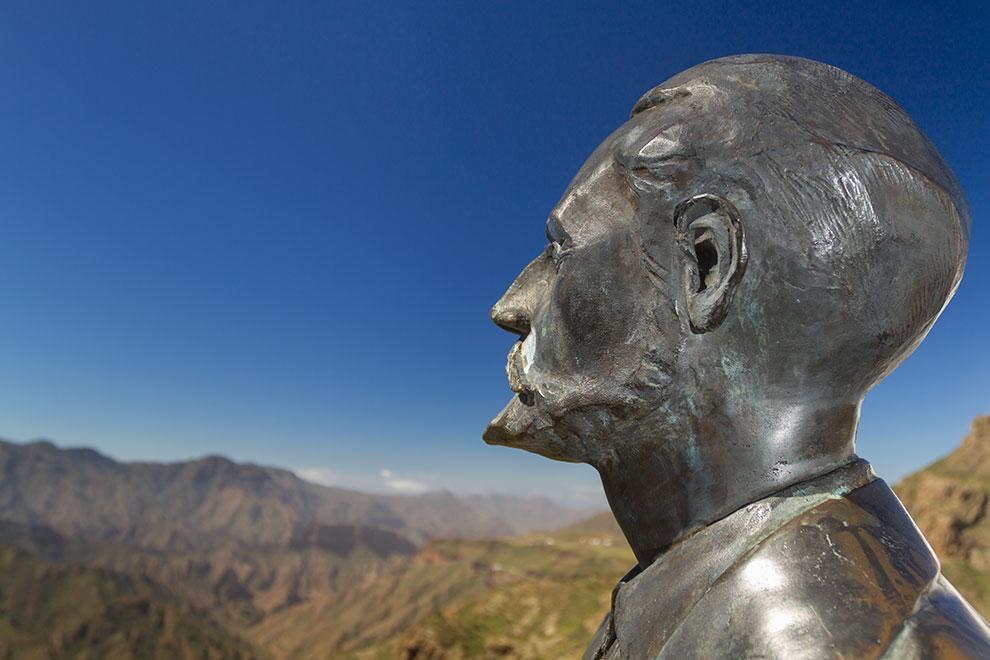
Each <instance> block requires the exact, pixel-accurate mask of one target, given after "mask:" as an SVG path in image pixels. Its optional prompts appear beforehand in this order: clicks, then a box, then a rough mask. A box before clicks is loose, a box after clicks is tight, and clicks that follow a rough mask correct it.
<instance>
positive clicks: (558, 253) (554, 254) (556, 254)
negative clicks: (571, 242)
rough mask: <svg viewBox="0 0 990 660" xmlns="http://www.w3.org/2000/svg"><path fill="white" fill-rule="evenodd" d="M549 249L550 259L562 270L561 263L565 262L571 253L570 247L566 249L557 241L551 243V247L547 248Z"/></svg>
mask: <svg viewBox="0 0 990 660" xmlns="http://www.w3.org/2000/svg"><path fill="white" fill-rule="evenodd" d="M547 249H548V250H549V252H550V258H551V259H552V260H553V262H554V264H555V265H556V266H557V267H558V268H560V263H561V262H562V261H563V260H564V258H565V257H567V255H569V254H570V253H571V249H570V248H569V247H567V248H565V247H563V246H561V244H560V243H558V242H557V241H551V242H550V245H548V246H547Z"/></svg>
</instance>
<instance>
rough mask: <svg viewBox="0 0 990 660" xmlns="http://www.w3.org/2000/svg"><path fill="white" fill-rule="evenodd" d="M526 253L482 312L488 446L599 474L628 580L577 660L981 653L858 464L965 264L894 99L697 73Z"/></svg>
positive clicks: (905, 524) (637, 122)
mask: <svg viewBox="0 0 990 660" xmlns="http://www.w3.org/2000/svg"><path fill="white" fill-rule="evenodd" d="M546 230H547V237H548V239H549V244H548V245H547V247H546V248H545V249H544V250H543V252H542V253H541V254H540V255H539V256H538V257H537V258H536V259H534V260H533V262H532V263H531V264H530V265H529V266H527V267H526V268H525V269H524V270H523V272H522V273H521V274H520V275H519V277H518V278H517V279H516V281H515V282H513V283H512V285H511V286H510V287H509V289H508V291H506V293H505V295H504V296H503V297H502V298H501V299H500V300H499V301H498V303H496V305H495V307H494V308H493V309H492V319H493V320H494V321H495V323H497V324H498V325H499V326H501V327H503V328H505V329H507V330H509V331H511V332H514V333H516V334H518V335H519V341H518V342H517V343H516V344H515V345H514V346H513V348H512V350H511V351H510V354H509V362H508V365H507V371H508V375H509V383H510V387H511V389H512V390H513V391H515V392H517V396H516V397H514V398H513V399H512V400H511V401H510V403H509V404H508V405H507V406H506V407H505V409H504V410H503V411H502V412H501V413H500V414H499V415H498V417H496V419H495V420H494V421H492V423H491V424H490V425H489V427H488V429H487V430H486V431H485V440H486V441H487V442H489V443H492V444H503V445H509V446H514V447H521V448H524V449H528V450H530V451H534V452H537V453H540V454H542V455H544V456H548V457H550V458H555V459H559V460H566V461H580V462H587V463H590V464H591V465H593V466H594V467H595V468H596V469H597V470H598V472H599V473H600V474H601V477H602V483H603V485H604V487H605V492H606V495H607V496H608V499H609V503H610V505H611V507H612V510H613V512H614V513H615V515H616V518H617V520H618V521H619V524H620V526H621V527H622V529H623V532H624V533H625V535H626V537H627V538H628V540H629V542H630V544H631V546H632V548H633V550H634V552H635V553H636V557H637V559H638V560H639V566H640V568H641V569H642V571H641V572H640V573H639V574H635V575H634V574H631V575H630V576H628V579H627V581H625V582H624V583H622V584H621V585H620V586H619V587H618V588H617V591H616V594H615V608H614V612H613V616H614V619H611V618H610V621H609V622H607V624H606V625H605V626H604V627H603V629H602V630H601V631H599V634H598V635H597V636H596V638H595V640H594V641H593V642H592V644H591V646H590V647H589V654H590V656H589V657H609V658H612V657H622V658H640V657H671V658H673V657H685V656H686V655H687V656H696V657H712V656H713V655H731V656H743V657H745V656H754V655H761V656H763V657H804V656H808V657H822V656H823V655H826V656H827V655H844V656H846V657H860V656H864V657H868V656H877V657H879V656H882V655H883V654H884V653H888V652H889V653H893V654H896V655H898V656H901V655H906V656H910V655H912V654H914V655H917V656H919V657H921V656H924V657H930V656H931V655H932V654H935V655H938V654H940V653H941V654H951V653H961V654H963V655H966V654H973V653H975V654H977V655H980V654H982V655H987V656H990V631H988V629H987V627H986V624H985V623H984V622H983V621H982V619H980V617H979V616H978V615H976V614H974V613H973V612H972V610H971V609H970V608H969V607H968V605H966V604H965V601H963V600H962V598H961V597H960V596H959V595H958V594H957V593H956V592H955V591H954V590H953V589H952V588H951V586H949V585H948V583H946V582H945V580H944V578H943V577H941V575H940V574H939V572H938V564H937V560H936V559H935V558H934V555H932V553H931V550H930V548H929V547H928V545H927V543H926V542H925V541H924V539H923V538H922V537H921V535H920V533H918V531H917V529H916V528H915V527H914V525H913V523H912V522H911V520H910V518H909V517H908V516H907V514H906V513H905V512H904V511H903V508H901V507H900V505H899V503H898V502H897V501H896V498H895V497H894V496H893V494H892V493H891V492H890V490H889V489H888V488H887V487H886V485H885V484H883V482H882V481H879V480H873V477H872V473H871V472H870V471H869V469H868V466H865V464H864V463H862V462H859V461H858V460H857V458H856V456H855V453H854V440H855V432H856V425H857V423H858V419H859V408H860V404H861V402H862V398H863V396H864V395H865V393H866V391H867V390H868V389H869V388H870V387H872V386H873V385H874V384H876V383H877V382H878V381H879V380H880V379H882V378H883V377H884V376H886V375H887V374H889V373H890V372H891V371H892V370H893V369H894V368H895V367H896V366H897V364H898V363H899V362H900V361H901V360H903V359H904V358H905V357H906V356H907V355H908V354H910V353H911V351H912V350H913V349H914V348H915V347H916V346H917V345H918V343H920V341H921V340H922V339H923V338H924V336H925V334H926V333H927V332H928V330H929V329H930V328H931V326H932V323H934V321H935V319H936V318H937V317H938V315H939V313H940V312H941V310H942V308H943V307H944V305H945V304H946V302H947V301H948V300H949V298H951V296H952V294H953V293H954V291H955V288H956V286H957V285H958V283H959V279H960V277H961V276H962V270H963V266H964V263H965V258H966V248H967V244H968V241H969V232H970V220H969V213H968V209H967V206H966V201H965V198H964V196H963V193H962V190H961V189H960V187H959V184H958V183H957V182H956V179H955V177H954V175H953V174H952V171H951V170H950V169H949V167H948V166H947V165H946V163H945V162H944V160H943V159H942V158H941V156H940V155H939V154H938V152H937V150H936V149H935V147H934V146H933V145H932V144H931V142H930V141H929V140H928V139H927V138H926V137H925V136H924V134H923V133H922V132H921V131H920V130H919V129H918V128H917V126H915V124H914V123H913V122H912V121H911V119H910V118H909V117H908V116H907V115H906V113H904V111H903V110H902V109H901V108H900V107H899V106H897V104H896V103H894V102H893V101H892V100H890V99H889V98H888V97H886V96H885V95H883V94H882V93H881V92H879V91H878V90H876V89H875V88H873V87H871V86H870V85H868V84H867V83H865V82H863V81H861V80H859V79H857V78H854V77H853V76H850V75H849V74H846V73H844V72H842V71H840V70H838V69H835V68H833V67H830V66H827V65H824V64H820V63H817V62H812V61H809V60H804V59H800V58H792V57H780V56H770V55H744V56H737V57H730V58H724V59H720V60H715V61H712V62H708V63H705V64H702V65H699V66H697V67H694V68H692V69H689V70H688V71H685V72H683V73H681V74H679V75H677V76H675V77H673V78H671V79H670V80H668V81H667V82H665V83H663V84H661V85H659V86H658V87H656V88H655V89H653V90H651V91H650V92H648V93H647V94H646V95H645V96H644V97H643V98H642V99H641V100H640V101H639V102H638V103H636V105H635V106H634V108H633V113H632V116H631V117H630V119H629V120H628V121H627V122H626V123H625V124H623V125H622V126H620V127H619V128H618V129H617V130H616V131H615V132H614V133H613V134H612V135H610V136H609V137H608V138H607V139H606V140H605V141H604V142H603V143H602V144H601V145H600V146H599V147H598V148H597V149H596V150H595V152H594V153H593V154H592V155H591V157H590V158H589V159H588V161H587V162H586V163H585V164H584V166H583V167H582V168H581V169H580V171H579V172H578V173H577V175H576V176H575V178H574V180H573V182H572V183H571V184H570V186H569V187H568V189H567V191H566V192H565V193H564V196H563V197H562V198H561V200H560V202H559V203H558V204H557V205H556V206H555V207H554V209H553V211H552V212H551V214H550V218H549V220H548V221H547V223H546ZM816 489H817V490H816ZM830 489H831V490H830ZM809 498H810V499H809ZM768 525H770V527H768Z"/></svg>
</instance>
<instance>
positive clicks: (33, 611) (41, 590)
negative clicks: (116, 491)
mask: <svg viewBox="0 0 990 660" xmlns="http://www.w3.org/2000/svg"><path fill="white" fill-rule="evenodd" d="M0 585H2V588H0V657H4V658H15V657H16V658H94V659H97V658H161V659H162V660H165V659H171V658H217V659H219V658H253V657H259V656H260V654H259V653H258V652H257V651H255V650H254V649H253V648H252V647H251V646H250V645H249V644H248V643H247V642H245V641H243V640H241V639H239V638H237V637H236V636H234V635H232V634H230V633H228V632H226V631H225V630H223V629H222V628H221V627H219V626H218V625H216V624H215V623H213V622H212V620H211V618H210V617H209V616H208V615H206V614H205V613H203V612H198V611H194V610H192V609H191V608H190V607H189V606H188V605H185V604H183V603H181V602H179V601H177V600H176V599H174V598H172V597H170V596H169V595H167V594H165V593H163V592H162V591H161V590H160V589H158V588H157V587H155V585H153V584H151V583H150V582H147V581H142V580H140V579H139V578H135V577H133V576H130V575H123V574H120V573H115V572H112V571H106V570H101V569H95V568H89V567H84V566H57V565H54V564H50V563H48V562H46V561H43V560H40V559H37V558H35V557H33V556H32V555H30V554H28V553H27V552H25V551H23V550H20V549H17V548H12V547H2V548H0Z"/></svg>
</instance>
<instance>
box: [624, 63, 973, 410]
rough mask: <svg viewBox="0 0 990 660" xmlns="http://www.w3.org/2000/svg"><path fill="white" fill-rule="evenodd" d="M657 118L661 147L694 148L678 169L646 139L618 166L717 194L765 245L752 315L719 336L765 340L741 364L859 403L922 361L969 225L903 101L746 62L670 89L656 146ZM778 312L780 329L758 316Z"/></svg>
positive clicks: (751, 280) (751, 288)
mask: <svg viewBox="0 0 990 660" xmlns="http://www.w3.org/2000/svg"><path fill="white" fill-rule="evenodd" d="M757 71H758V72H759V75H755V73H756V72H757ZM807 98H815V99H817V100H818V102H816V103H815V104H813V106H808V105H806V104H803V103H802V101H801V99H807ZM665 106H666V107H668V108H675V107H681V108H683V110H681V111H680V112H681V113H682V114H681V117H682V118H683V125H681V126H680V127H673V128H672V127H671V126H669V125H668V124H669V121H668V120H667V119H663V120H662V121H661V120H660V117H666V116H667V115H669V114H670V113H669V112H668V113H667V114H664V113H665V110H664V108H665ZM741 110H745V112H740V111H741ZM654 111H657V115H656V116H657V118H658V119H657V121H659V122H660V124H661V125H662V126H661V127H660V131H659V133H658V135H661V136H662V135H663V134H664V133H666V134H673V133H676V134H677V136H678V138H679V140H680V142H681V143H683V144H686V145H688V147H689V148H688V149H687V150H686V151H683V150H682V152H680V153H677V154H676V155H672V154H670V153H666V152H664V150H663V149H662V148H658V147H657V142H658V140H659V139H660V138H653V139H652V140H649V139H647V140H645V141H644V140H642V139H641V140H639V141H638V142H637V144H636V149H635V153H631V154H629V155H628V157H626V158H624V159H623V160H625V161H626V162H625V163H624V165H625V166H626V168H627V169H628V170H629V171H630V173H631V175H632V176H633V177H634V178H635V179H637V180H638V182H639V183H638V185H636V186H635V187H636V188H638V189H639V191H640V194H641V196H642V195H643V194H644V192H645V193H646V194H648V191H649V189H650V188H651V186H654V187H655V186H656V185H658V183H657V182H658V181H660V180H661V179H664V178H666V179H671V178H672V177H673V179H674V180H675V185H679V186H680V187H681V188H682V190H679V191H678V194H683V195H685V196H687V195H691V194H698V193H707V192H712V193H717V194H722V195H724V196H725V197H726V198H727V199H729V200H731V201H732V203H733V204H735V205H736V206H737V207H738V208H739V209H740V212H741V214H742V217H743V222H744V223H745V227H746V232H747V234H750V235H752V236H753V237H754V238H756V239H757V240H753V241H752V244H753V245H757V246H769V247H765V248H764V251H763V252H762V253H759V252H757V253H754V254H751V255H750V264H749V272H748V274H747V278H746V280H747V281H746V283H745V284H744V285H743V289H744V291H743V292H742V293H741V296H740V298H739V299H740V300H741V301H742V304H741V305H740V308H738V309H736V310H735V312H734V314H732V315H731V317H732V320H731V322H730V321H729V320H727V323H728V327H727V328H726V329H724V330H722V331H723V332H726V333H736V334H737V335H739V336H742V337H749V338H751V337H754V336H756V337H765V341H764V344H763V345H762V346H760V347H759V350H757V351H755V352H750V354H748V355H746V354H744V352H745V342H743V341H740V346H739V351H740V352H739V354H738V355H733V356H732V357H733V358H734V359H738V360H739V361H740V363H745V364H747V366H749V367H750V368H754V369H756V370H758V371H759V372H760V373H761V374H763V378H764V379H765V380H766V382H767V384H768V385H779V386H781V387H786V386H788V385H794V384H796V383H795V381H800V385H802V386H811V387H814V386H816V385H820V386H821V387H822V388H823V389H834V388H835V386H836V383H835V382H834V375H835V374H840V373H841V374H845V376H846V381H847V382H844V383H843V384H842V385H843V387H846V388H848V391H849V394H850V395H853V394H856V393H861V392H862V391H865V390H866V389H868V388H869V387H870V386H872V385H873V384H875V383H876V382H877V381H879V380H880V379H881V378H883V377H884V376H886V375H887V374H888V373H889V372H890V371H892V370H893V369H894V368H895V367H896V366H897V364H898V363H899V362H900V361H901V360H903V359H904V357H906V356H907V355H908V354H910V352H911V351H912V350H914V348H915V347H916V346H917V345H918V343H919V342H920V341H921V340H922V339H923V338H924V336H925V334H927V332H928V330H929V329H930V328H931V325H932V324H933V323H934V321H935V319H936V318H937V317H938V315H939V314H940V313H941V311H942V309H943V308H944V306H945V305H946V304H947V302H948V301H949V299H950V298H951V297H952V295H953V293H954V292H955V289H956V287H957V286H958V284H959V280H960V278H961V276H962V271H963V266H964V264H965V259H966V248H967V244H968V241H969V235H970V219H969V211H968V207H967V204H966V200H965V197H964V195H963V192H962V189H961V188H960V186H959V184H958V182H957V181H956V178H955V176H954V175H953V173H952V171H951V169H950V168H949V167H948V165H947V164H946V163H945V161H944V160H943V159H942V157H941V156H940V155H939V153H938V151H937V150H936V149H935V147H934V146H933V145H932V143H931V142H930V141H929V140H928V138H927V137H926V136H925V135H924V134H923V133H922V132H921V130H920V129H919V128H918V127H917V126H916V125H915V124H914V123H913V122H912V121H911V119H910V118H909V117H908V116H907V114H906V113H905V112H904V111H903V110H902V109H901V108H900V107H899V106H898V105H897V104H896V103H895V102H894V101H892V100H891V99H890V98H889V97H887V96H886V95H884V94H883V93H881V92H880V91H879V90H877V89H876V88H874V87H873V86H871V85H869V84H868V83H866V82H864V81H862V80H860V79H858V78H855V77H853V76H850V75H848V74H846V73H844V72H842V71H840V70H839V69H836V68H834V67H830V66H828V65H824V64H820V63H817V62H811V61H808V60H803V59H800V58H781V57H779V56H773V57H765V56H741V57H733V58H725V59H721V60H714V61H712V62H707V63H705V64H701V65H699V66H697V67H694V68H692V69H689V70H687V71H685V72H684V73H682V74H679V75H678V76H675V77H674V78H672V79H670V80H668V81H667V82H665V83H663V84H661V85H659V86H658V87H656V88H654V89H653V90H650V91H649V92H648V93H647V94H645V95H644V96H643V97H642V98H641V99H640V100H639V101H638V102H637V103H636V105H635V106H634V108H633V111H632V117H633V119H634V120H639V121H641V122H642V125H643V126H644V128H645V130H646V132H649V131H650V128H651V126H652V125H651V123H650V122H651V119H650V117H649V115H650V113H651V112H654ZM739 115H744V116H743V117H740V118H739V119H738V120H737V116H739ZM754 116H755V117H757V118H758V120H757V121H753V117H754ZM644 142H645V146H644ZM675 160H676V165H677V167H676V168H675V169H676V173H674V174H672V170H671V163H672V162H674V161H675ZM678 177H679V178H680V181H677V178H678ZM668 194H669V192H668ZM657 220H658V221H665V219H661V218H657ZM811 290H814V293H813V295H812V294H811ZM804 293H808V294H809V295H804V299H805V301H806V303H804V305H803V306H802V303H801V298H802V295H803V294H804ZM770 298H772V299H773V300H774V306H775V307H776V309H777V310H778V312H777V315H776V317H775V318H769V317H768V316H767V315H766V314H765V313H764V308H763V305H761V301H765V300H769V299H770ZM812 300H814V301H815V305H816V308H815V309H811V308H809V307H808V302H810V301H812ZM781 301H783V304H782V302H781ZM781 310H782V311H781ZM782 312H783V313H782ZM789 312H791V313H789ZM782 317H783V318H782ZM792 319H795V320H796V321H792ZM856 327H859V328H860V330H861V331H860V332H855V331H850V328H856ZM727 343H728V344H729V347H728V348H727V349H726V350H727V351H730V352H731V350H732V349H731V341H728V342H727ZM809 346H815V347H816V348H815V349H814V350H810V351H809V350H808V347H809ZM864 358H865V359H864ZM850 374H852V375H853V377H852V378H851V380H850V379H849V376H850Z"/></svg>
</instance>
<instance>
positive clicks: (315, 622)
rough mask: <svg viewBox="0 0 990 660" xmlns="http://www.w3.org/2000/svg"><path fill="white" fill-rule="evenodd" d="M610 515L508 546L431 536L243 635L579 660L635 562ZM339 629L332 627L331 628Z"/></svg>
mask: <svg viewBox="0 0 990 660" xmlns="http://www.w3.org/2000/svg"><path fill="white" fill-rule="evenodd" d="M610 519H611V514H603V515H602V516H596V518H595V519H593V520H592V521H589V523H588V524H584V523H582V524H579V525H575V526H572V527H569V528H565V529H562V530H558V531H557V532H552V533H542V534H528V535H525V536H521V537H518V538H514V539H505V540H493V541H483V540H436V541H431V542H429V543H427V544H426V546H425V547H424V548H423V549H422V550H420V552H419V553H417V554H416V555H415V556H414V557H413V558H412V559H411V560H410V561H407V562H404V563H402V564H399V565H396V566H395V567H393V568H392V569H391V570H388V571H385V572H382V573H381V574H379V575H378V576H376V577H375V578H373V579H369V580H366V581H364V582H362V583H361V584H360V585H359V586H357V587H355V588H352V589H350V590H348V592H347V593H346V594H343V595H342V597H340V598H337V599H328V600H326V601H322V602H311V603H307V604H305V605H300V606H297V607H295V608H290V609H286V610H285V611H284V612H281V613H279V614H278V615H276V616H274V617H271V618H269V619H267V620H266V621H265V622H264V623H263V624H261V625H259V626H256V627H253V628H251V629H249V630H248V631H247V633H246V635H247V637H248V638H249V639H251V640H252V641H254V642H255V643H257V644H258V645H259V646H261V647H263V648H266V649H268V650H270V651H271V652H272V653H273V654H274V655H275V656H276V657H279V658H289V657H291V658H314V659H315V658H321V657H326V656H325V654H326V651H327V649H334V650H335V653H334V657H341V658H381V659H383V660H384V659H386V658H388V659H392V658H397V657H398V658H435V659H436V658H462V657H504V658H573V657H580V655H581V653H582V652H583V651H584V648H585V646H586V645H587V643H588V640H589V639H590V638H591V636H592V635H593V634H594V632H595V630H596V629H597V627H598V625H599V624H600V623H601V619H602V617H603V616H604V615H605V612H607V611H608V607H609V598H610V594H611V591H612V588H613V587H614V586H615V584H616V582H617V581H618V580H619V578H621V577H622V576H623V575H624V574H625V573H626V572H627V571H628V570H629V568H630V567H631V566H632V565H633V564H634V563H635V559H634V557H633V554H632V551H631V550H630V549H629V547H628V545H627V544H626V542H625V540H624V539H623V538H622V537H621V535H619V533H618V528H617V526H615V524H614V522H611V525H610V524H609V520H610ZM330 621H332V622H333V625H332V626H328V625H326V623H327V622H330Z"/></svg>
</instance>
